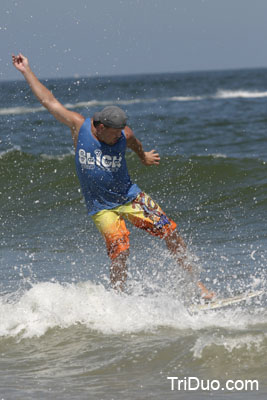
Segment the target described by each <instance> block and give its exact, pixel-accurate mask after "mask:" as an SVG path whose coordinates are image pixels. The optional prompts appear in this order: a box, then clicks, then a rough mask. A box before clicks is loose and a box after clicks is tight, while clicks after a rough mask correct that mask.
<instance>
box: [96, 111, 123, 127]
mask: <svg viewBox="0 0 267 400" xmlns="http://www.w3.org/2000/svg"><path fill="white" fill-rule="evenodd" d="M93 120H94V121H95V122H101V124H104V125H106V126H109V127H111V128H115V129H123V128H125V126H126V121H127V115H126V114H125V112H124V111H123V110H122V109H121V108H119V107H117V106H108V107H105V108H104V109H103V110H102V111H99V112H96V113H95V114H94V116H93Z"/></svg>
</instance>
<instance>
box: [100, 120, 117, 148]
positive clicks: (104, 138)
mask: <svg viewBox="0 0 267 400" xmlns="http://www.w3.org/2000/svg"><path fill="white" fill-rule="evenodd" d="M97 137H98V138H99V140H101V142H104V143H106V144H109V145H110V146H113V145H114V144H115V143H116V142H117V141H118V140H119V139H120V137H121V129H115V128H110V127H107V126H105V125H103V124H100V125H99V126H98V127H97Z"/></svg>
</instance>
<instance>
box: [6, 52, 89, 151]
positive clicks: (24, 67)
mask: <svg viewBox="0 0 267 400" xmlns="http://www.w3.org/2000/svg"><path fill="white" fill-rule="evenodd" d="M12 62H13V65H14V67H15V68H16V69H17V70H18V71H20V72H21V73H22V74H23V76H24V78H25V79H26V81H27V82H28V84H29V86H30V88H31V90H32V92H33V93H34V94H35V96H36V97H37V99H38V100H39V101H40V103H41V104H42V105H43V106H44V107H45V108H46V109H47V110H48V111H49V112H50V113H51V114H52V115H53V116H54V117H55V118H56V119H57V120H58V121H60V122H62V123H63V124H64V125H67V126H68V127H69V128H70V129H71V133H72V137H73V141H74V145H75V146H76V143H77V138H78V133H79V130H80V127H81V126H82V124H83V122H84V117H83V116H82V115H80V114H78V113H76V112H73V111H69V110H68V109H67V108H66V107H64V106H63V105H62V104H61V103H60V102H59V101H58V100H57V99H56V98H55V96H54V95H53V94H52V92H50V90H48V89H47V88H46V87H45V86H44V85H43V84H42V83H41V82H40V81H39V79H38V78H37V77H36V76H35V74H34V73H33V72H32V70H31V68H30V65H29V62H28V59H27V58H26V57H24V56H23V54H21V53H20V54H19V55H18V56H15V55H12Z"/></svg>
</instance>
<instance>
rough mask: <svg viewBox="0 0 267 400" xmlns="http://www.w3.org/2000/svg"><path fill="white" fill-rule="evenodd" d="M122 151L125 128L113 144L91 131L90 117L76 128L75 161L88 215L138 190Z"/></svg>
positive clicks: (112, 204) (108, 207)
mask: <svg viewBox="0 0 267 400" xmlns="http://www.w3.org/2000/svg"><path fill="white" fill-rule="evenodd" d="M125 151H126V137H125V134H124V131H122V134H121V137H120V139H119V140H118V141H117V142H116V143H115V144H114V145H108V144H106V143H104V142H100V141H98V140H97V139H96V138H95V137H94V136H93V135H92V132H91V120H90V118H87V119H86V120H85V121H84V123H83V125H82V126H81V129H80V131H79V136H78V143H77V148H76V153H75V164H76V170H77V175H78V178H79V180H80V185H81V189H82V193H83V195H84V198H85V203H86V206H87V210H88V214H89V215H93V214H96V213H97V212H98V211H101V210H105V209H112V208H115V207H117V206H119V205H121V204H125V203H127V202H129V201H131V200H133V199H135V198H136V196H137V195H138V193H140V192H141V190H140V189H139V187H138V186H137V185H136V184H133V183H132V182H131V179H130V176H129V173H128V169H127V165H126V160H125Z"/></svg>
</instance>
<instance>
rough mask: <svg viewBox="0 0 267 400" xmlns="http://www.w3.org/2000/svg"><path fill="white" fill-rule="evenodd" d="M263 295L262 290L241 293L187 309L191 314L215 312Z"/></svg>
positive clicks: (193, 305)
mask: <svg viewBox="0 0 267 400" xmlns="http://www.w3.org/2000/svg"><path fill="white" fill-rule="evenodd" d="M263 293H264V291H263V290H256V291H254V292H246V293H241V294H239V295H237V296H233V297H227V298H225V299H215V300H213V301H209V302H207V303H205V304H192V305H191V306H190V307H189V310H190V311H192V312H197V311H209V310H216V309H218V308H223V307H229V306H231V305H233V304H237V303H241V302H242V301H246V300H248V299H253V298H254V297H258V296H260V295H262V294H263Z"/></svg>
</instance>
